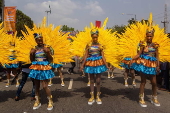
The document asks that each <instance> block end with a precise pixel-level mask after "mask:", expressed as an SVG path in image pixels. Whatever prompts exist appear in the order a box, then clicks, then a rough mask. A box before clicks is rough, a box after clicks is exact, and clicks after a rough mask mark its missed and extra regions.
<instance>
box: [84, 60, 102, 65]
mask: <svg viewBox="0 0 170 113" xmlns="http://www.w3.org/2000/svg"><path fill="white" fill-rule="evenodd" d="M101 65H104V62H103V59H100V60H95V61H91V60H90V61H86V63H85V66H91V67H96V66H101Z"/></svg>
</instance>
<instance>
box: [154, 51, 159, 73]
mask: <svg viewBox="0 0 170 113" xmlns="http://www.w3.org/2000/svg"><path fill="white" fill-rule="evenodd" d="M155 55H156V59H157V66H156V67H157V68H156V70H157V72H159V71H160V62H159V52H158V48H156V53H155Z"/></svg>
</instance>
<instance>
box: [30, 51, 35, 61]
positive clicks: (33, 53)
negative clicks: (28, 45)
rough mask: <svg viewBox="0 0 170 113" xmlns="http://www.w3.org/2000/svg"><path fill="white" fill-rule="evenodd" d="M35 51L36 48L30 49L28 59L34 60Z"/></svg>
mask: <svg viewBox="0 0 170 113" xmlns="http://www.w3.org/2000/svg"><path fill="white" fill-rule="evenodd" d="M35 52H36V49H33V48H32V49H31V51H30V61H31V62H33V61H35Z"/></svg>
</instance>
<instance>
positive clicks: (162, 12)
mask: <svg viewBox="0 0 170 113" xmlns="http://www.w3.org/2000/svg"><path fill="white" fill-rule="evenodd" d="M169 11H170V10H167V12H169ZM164 13H165V12H162V13H159V14H156V15H153V17H155V16H159V15H162V14H164Z"/></svg>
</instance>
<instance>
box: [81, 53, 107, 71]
mask: <svg viewBox="0 0 170 113" xmlns="http://www.w3.org/2000/svg"><path fill="white" fill-rule="evenodd" d="M100 59H102V56H98V57H89V58H87V59H86V61H90V60H91V61H96V60H100ZM106 70H107V67H106V66H105V65H101V66H85V68H84V72H85V73H90V74H98V73H102V72H105V71H106Z"/></svg>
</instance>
